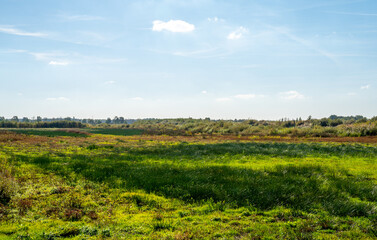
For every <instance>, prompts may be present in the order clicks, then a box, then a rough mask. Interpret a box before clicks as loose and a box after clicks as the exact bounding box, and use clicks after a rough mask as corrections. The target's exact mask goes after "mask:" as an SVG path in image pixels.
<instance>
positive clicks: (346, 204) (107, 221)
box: [0, 136, 377, 239]
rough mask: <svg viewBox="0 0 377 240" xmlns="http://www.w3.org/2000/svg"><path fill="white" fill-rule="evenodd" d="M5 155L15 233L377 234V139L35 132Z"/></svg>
mask: <svg viewBox="0 0 377 240" xmlns="http://www.w3.org/2000/svg"><path fill="white" fill-rule="evenodd" d="M0 159H1V164H2V165H1V167H0V169H2V170H1V171H0V176H1V180H2V181H1V182H2V185H0V204H1V205H0V206H1V207H0V209H1V210H0V218H1V224H0V238H1V237H2V238H4V239H8V238H9V239H12V238H18V239H55V238H63V237H64V238H74V239H83V238H84V239H100V238H113V239H120V238H126V239H132V238H134V239H140V238H152V239H242V238H244V239H253V238H254V239H338V238H344V239H374V238H376V237H377V229H376V224H377V185H376V178H377V172H376V171H375V169H376V160H377V147H376V146H375V145H365V144H335V143H270V142H265V143H257V142H208V141H207V142H201V141H196V142H182V141H150V140H145V139H142V138H140V139H137V138H131V137H119V136H102V137H99V136H92V137H88V138H69V137H60V138H58V137H56V138H53V141H51V139H49V141H46V140H45V139H44V138H38V137H30V138H26V139H23V140H17V141H3V142H2V143H0ZM1 189H2V190H1Z"/></svg>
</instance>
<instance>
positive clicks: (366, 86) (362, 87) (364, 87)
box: [360, 84, 370, 90]
mask: <svg viewBox="0 0 377 240" xmlns="http://www.w3.org/2000/svg"><path fill="white" fill-rule="evenodd" d="M369 88H370V85H369V84H368V85H364V86H361V87H360V89H361V90H368V89H369Z"/></svg>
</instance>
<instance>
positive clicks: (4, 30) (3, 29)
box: [0, 26, 47, 37]
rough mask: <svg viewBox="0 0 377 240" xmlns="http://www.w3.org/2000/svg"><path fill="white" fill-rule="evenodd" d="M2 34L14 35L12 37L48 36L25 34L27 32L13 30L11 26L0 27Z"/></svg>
mask: <svg viewBox="0 0 377 240" xmlns="http://www.w3.org/2000/svg"><path fill="white" fill-rule="evenodd" d="M0 32H2V33H7V34H12V35H18V36H28V37H45V36H47V35H46V34H44V33H39V32H25V31H22V30H19V29H17V28H13V27H11V26H0Z"/></svg>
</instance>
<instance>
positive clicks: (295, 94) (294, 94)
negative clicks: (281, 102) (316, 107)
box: [279, 90, 305, 100]
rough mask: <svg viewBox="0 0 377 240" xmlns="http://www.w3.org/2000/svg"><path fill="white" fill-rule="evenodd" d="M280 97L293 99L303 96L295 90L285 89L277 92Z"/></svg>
mask: <svg viewBox="0 0 377 240" xmlns="http://www.w3.org/2000/svg"><path fill="white" fill-rule="evenodd" d="M279 96H280V98H281V99H286V100H293V99H304V98H305V96H304V95H303V94H301V93H299V92H297V91H294V90H292V91H287V92H281V93H279Z"/></svg>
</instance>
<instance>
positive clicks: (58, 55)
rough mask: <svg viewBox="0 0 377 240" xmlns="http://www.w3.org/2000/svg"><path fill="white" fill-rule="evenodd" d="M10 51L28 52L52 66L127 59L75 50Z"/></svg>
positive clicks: (114, 61)
mask: <svg viewBox="0 0 377 240" xmlns="http://www.w3.org/2000/svg"><path fill="white" fill-rule="evenodd" d="M12 53H19V54H29V55H31V56H33V57H34V58H35V60H37V61H41V62H45V63H47V64H48V65H53V66H67V65H72V64H109V63H121V62H125V61H127V59H125V58H106V57H97V56H86V55H81V54H79V53H76V52H30V51H26V50H19V51H13V52H12Z"/></svg>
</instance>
